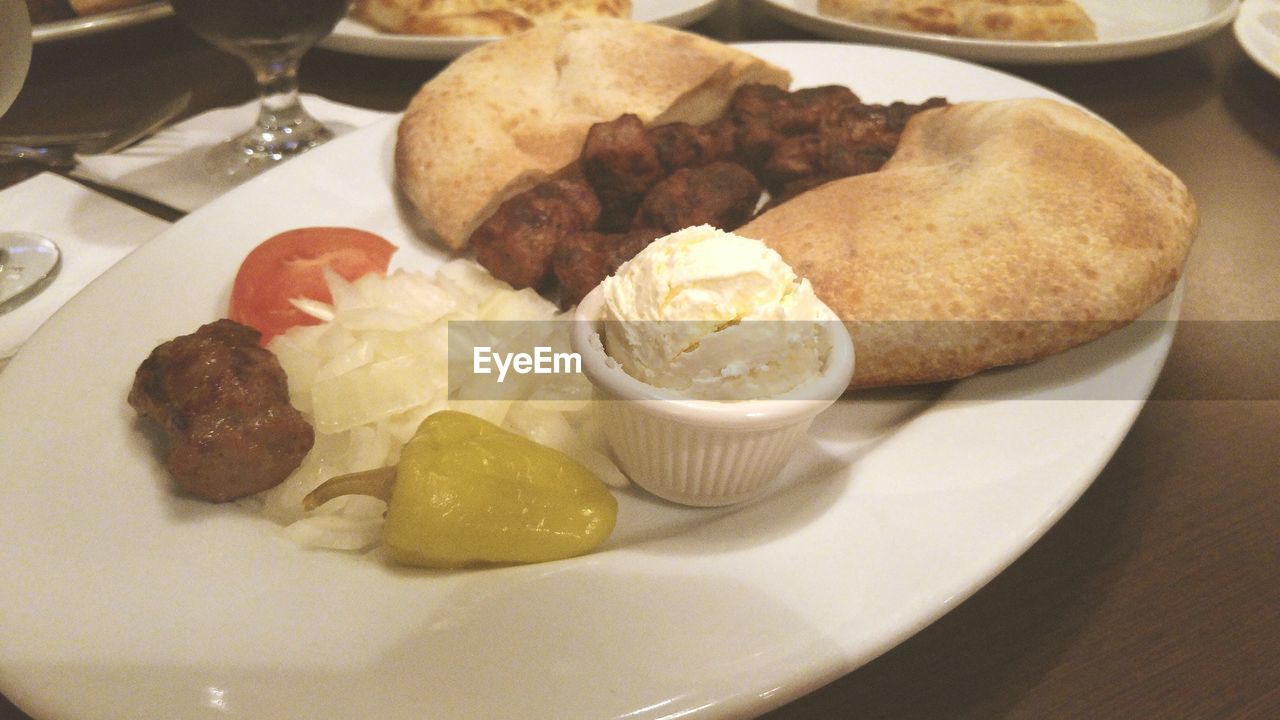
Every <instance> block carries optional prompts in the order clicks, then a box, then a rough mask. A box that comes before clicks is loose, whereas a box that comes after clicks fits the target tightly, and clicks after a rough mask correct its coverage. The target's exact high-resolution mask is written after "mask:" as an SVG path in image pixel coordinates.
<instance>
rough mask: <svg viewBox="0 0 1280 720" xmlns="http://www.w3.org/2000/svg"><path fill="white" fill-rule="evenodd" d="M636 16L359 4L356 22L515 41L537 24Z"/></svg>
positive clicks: (528, 7) (562, 1)
mask: <svg viewBox="0 0 1280 720" xmlns="http://www.w3.org/2000/svg"><path fill="white" fill-rule="evenodd" d="M630 15H631V0H355V2H354V3H353V4H352V6H351V16H352V17H354V18H355V19H357V20H360V21H361V22H365V23H368V24H369V25H372V26H374V27H376V28H378V29H379V30H385V31H387V32H393V33H405V34H410V35H511V34H513V33H516V32H519V31H521V30H527V29H529V28H531V27H533V26H534V25H537V24H538V23H543V22H550V21H555V20H566V19H569V18H591V17H613V18H625V17H629V16H630Z"/></svg>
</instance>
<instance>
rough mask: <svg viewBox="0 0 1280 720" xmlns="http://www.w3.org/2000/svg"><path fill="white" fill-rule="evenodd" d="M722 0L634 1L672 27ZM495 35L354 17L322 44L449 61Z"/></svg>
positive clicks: (646, 18)
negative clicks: (392, 28)
mask: <svg viewBox="0 0 1280 720" xmlns="http://www.w3.org/2000/svg"><path fill="white" fill-rule="evenodd" d="M719 2H720V0H633V2H632V11H631V16H632V18H633V19H635V20H640V21H642V22H651V23H656V24H658V25H668V26H671V27H684V26H686V25H691V24H693V23H695V22H697V21H699V20H701V19H702V18H704V17H706V16H707V15H710V14H711V12H712V11H714V10H715V9H716V5H717V4H719ZM496 39H497V38H492V37H444V36H427V35H395V34H392V33H384V32H381V31H379V30H375V29H374V28H372V27H370V26H368V25H365V24H364V23H361V22H356V21H355V20H352V19H350V18H347V19H344V20H342V21H340V22H339V23H338V27H337V28H335V29H334V31H333V34H331V35H329V37H327V38H325V39H324V40H321V41H320V47H323V48H327V49H329V50H337V51H339V52H346V53H353V54H356V55H372V56H375V57H388V58H404V59H415V60H449V59H451V58H455V57H457V56H459V55H461V54H462V53H464V52H466V51H468V50H470V49H471V48H473V47H475V46H477V45H482V44H484V43H487V42H492V41H493V40H496Z"/></svg>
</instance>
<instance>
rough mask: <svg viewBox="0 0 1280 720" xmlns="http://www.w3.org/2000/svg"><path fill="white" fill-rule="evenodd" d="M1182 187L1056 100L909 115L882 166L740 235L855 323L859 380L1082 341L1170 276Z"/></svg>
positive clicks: (987, 364) (1158, 291)
mask: <svg viewBox="0 0 1280 720" xmlns="http://www.w3.org/2000/svg"><path fill="white" fill-rule="evenodd" d="M1196 224H1197V215H1196V208H1195V204H1194V202H1193V201H1192V199H1191V196H1190V195H1189V193H1188V192H1187V188H1186V187H1185V186H1184V185H1183V184H1182V182H1181V181H1179V180H1178V178H1177V177H1176V176H1175V175H1174V174H1173V173H1172V172H1170V171H1169V170H1168V169H1166V168H1165V167H1163V166H1162V165H1160V164H1159V163H1158V162H1156V161H1155V160H1154V159H1153V158H1152V157H1151V156H1150V155H1148V154H1147V153H1145V152H1144V151H1143V150H1142V149H1141V148H1139V147H1138V146H1137V145H1135V144H1134V143H1133V142H1132V141H1130V140H1129V139H1128V138H1126V137H1125V136H1124V135H1123V134H1121V133H1120V132H1119V131H1117V130H1115V129H1114V128H1112V127H1111V126H1110V125H1107V124H1106V123H1104V122H1103V121H1101V120H1098V119H1097V118H1095V117H1093V116H1092V115H1088V114H1086V113H1085V112H1083V111H1081V110H1077V109H1075V108H1071V107H1069V106H1067V105H1064V104H1061V103H1057V102H1054V101H1051V100H1012V101H1001V102H986V103H962V104H959V105H954V106H950V107H947V108H940V109H936V110H930V111H926V112H924V113H921V114H920V115H917V116H916V117H914V118H912V120H911V121H910V122H909V123H908V125H907V127H906V130H905V132H904V133H903V136H902V140H901V143H900V144H899V146H898V149H897V152H896V153H895V154H894V156H893V158H892V159H891V160H890V161H889V162H888V163H887V164H886V165H885V167H884V169H882V170H881V171H879V172H877V173H872V174H869V175H861V176H857V177H852V178H846V179H843V180H837V181H834V182H831V183H828V184H826V185H822V186H820V187H818V188H815V189H813V190H810V191H808V192H806V193H803V194H801V195H799V196H797V197H795V198H794V199H792V200H790V201H788V202H786V203H784V204H782V205H780V206H778V207H777V208H775V209H773V210H770V211H768V212H766V213H764V214H763V215H761V216H760V217H758V218H757V219H755V220H753V221H752V222H750V223H748V224H747V225H745V226H743V227H742V228H740V229H739V230H738V231H737V232H738V233H739V234H741V235H745V236H748V237H755V238H758V239H760V240H763V241H764V242H766V243H767V244H769V245H770V246H772V247H773V248H775V249H776V250H777V251H778V252H779V253H780V254H781V255H782V257H783V258H785V259H786V260H787V261H788V262H789V263H791V264H792V266H793V267H795V269H796V271H797V272H798V273H799V274H800V275H801V276H803V277H807V278H808V279H809V281H810V282H811V283H812V284H813V288H814V290H815V291H816V292H817V293H818V296H819V297H820V298H822V300H823V301H825V302H826V303H827V304H828V305H829V306H830V307H831V308H832V309H833V310H834V311H835V312H836V314H837V315H839V316H840V318H841V319H842V320H844V321H845V322H846V325H847V326H848V327H849V330H850V332H851V333H852V334H853V336H854V342H855V344H856V347H857V352H858V369H857V373H856V377H855V379H854V386H857V387H868V386H877V385H897V384H907V383H922V382H932V381H938V380H948V379H953V378H959V377H964V376H966V375H970V374H973V373H975V372H978V371H981V370H985V369H987V368H991V367H996V366H1000V365H1009V364H1015V363H1023V362H1028V361H1032V360H1036V359H1039V358H1042V357H1045V356H1047V355H1049V354H1052V353H1056V352H1059V351H1061V350H1065V349H1067V348H1069V347H1072V346H1075V345H1079V344H1081V343H1083V342H1086V341H1088V340H1092V339H1093V338H1096V337H1098V336H1100V335H1102V334H1104V333H1106V332H1109V331H1111V330H1113V329H1115V328H1117V327H1120V326H1122V325H1124V324H1126V323H1128V322H1130V321H1132V320H1134V319H1135V318H1137V317H1138V316H1139V315H1141V314H1142V313H1143V312H1144V311H1145V310H1147V308H1149V307H1150V306H1151V305H1153V304H1155V303H1156V302H1157V301H1159V300H1160V299H1161V298H1163V297H1164V296H1165V295H1166V294H1168V293H1169V292H1170V291H1171V290H1172V289H1173V287H1174V285H1175V284H1176V283H1177V281H1178V277H1179V275H1180V273H1181V271H1182V267H1183V263H1184V261H1185V260H1186V257H1187V253H1188V251H1189V249H1190V245H1191V241H1192V238H1193V236H1194V234H1195V230H1196Z"/></svg>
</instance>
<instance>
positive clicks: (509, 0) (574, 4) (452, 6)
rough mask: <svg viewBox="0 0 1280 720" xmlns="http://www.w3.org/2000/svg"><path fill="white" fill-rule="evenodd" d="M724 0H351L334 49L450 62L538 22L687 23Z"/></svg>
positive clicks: (326, 44)
mask: <svg viewBox="0 0 1280 720" xmlns="http://www.w3.org/2000/svg"><path fill="white" fill-rule="evenodd" d="M719 2H720V0H434V1H432V2H424V1H423V0H354V2H352V4H351V11H350V13H349V14H348V16H347V17H346V18H344V19H343V20H342V21H340V22H339V23H338V26H337V28H335V29H334V31H333V34H331V35H330V36H329V37H327V38H325V39H324V40H322V41H320V46H321V47H323V48H327V49H329V50H337V51H339V52H347V53H352V54H356V55H370V56H374V57H389V58H402V59H416V60H451V59H453V58H455V57H457V56H459V55H461V54H462V53H464V52H466V51H468V50H470V49H472V48H474V47H476V46H478V45H482V44H484V43H487V42H490V41H492V40H495V39H497V38H501V37H505V36H507V35H512V34H514V33H517V32H520V31H522V30H527V29H529V28H531V27H533V26H535V25H538V24H543V23H547V22H556V21H559V20H569V19H574V18H623V19H630V20H637V21H640V22H647V23H655V24H658V25H666V26H668V27H685V26H687V25H690V24H692V23H695V22H697V21H699V20H701V19H703V18H705V17H706V16H707V15H710V14H711V12H712V11H714V10H715V9H716V6H717V5H718V4H719Z"/></svg>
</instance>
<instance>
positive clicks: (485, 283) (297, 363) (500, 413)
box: [245, 260, 627, 550]
mask: <svg viewBox="0 0 1280 720" xmlns="http://www.w3.org/2000/svg"><path fill="white" fill-rule="evenodd" d="M325 279H326V282H327V283H328V286H329V290H330V292H331V293H332V296H333V302H332V303H331V304H330V303H321V302H316V301H312V300H299V301H295V303H294V304H295V306H297V307H298V308H300V309H301V310H303V312H306V313H307V314H308V315H310V316H312V317H315V318H317V319H319V320H321V321H322V322H321V323H320V324H318V325H305V326H298V327H294V328H291V329H290V330H288V331H287V332H285V333H283V334H281V335H278V336H276V337H275V338H274V339H273V340H272V341H271V343H270V344H269V345H268V348H269V349H270V350H271V351H272V352H274V353H275V355H276V357H277V358H278V359H279V360H280V364H281V366H283V367H284V370H285V373H286V374H287V376H288V378H289V397H290V400H291V401H292V402H293V405H294V406H295V407H297V408H298V409H299V410H300V411H301V412H302V413H303V414H305V415H306V416H307V418H308V420H310V421H311V423H312V425H313V426H314V427H315V430H316V442H315V446H314V447H313V448H312V450H311V452H310V453H308V454H307V457H306V458H305V459H304V460H303V462H302V464H301V465H300V466H299V467H298V469H297V470H295V471H294V472H293V474H292V475H290V476H289V478H288V479H286V480H285V481H284V482H283V483H281V484H280V485H278V486H276V487H275V488H272V489H271V490H267V491H266V492H264V493H260V494H259V495H257V496H254V497H253V498H252V499H250V500H248V501H246V503H245V504H246V505H247V506H249V507H253V508H255V509H257V510H259V511H260V512H262V513H264V514H265V515H267V516H268V517H270V518H272V519H273V520H275V521H277V522H280V523H281V524H283V525H286V526H287V528H286V532H285V534H286V535H287V536H288V537H290V538H292V539H293V540H295V541H296V542H298V543H300V544H302V545H305V546H308V547H326V548H337V549H345V550H362V549H367V548H369V547H372V546H373V545H374V544H376V543H377V541H378V538H379V537H380V536H381V526H382V511H383V510H384V509H385V504H383V503H381V501H372V502H375V503H378V504H377V505H370V504H369V503H368V502H365V500H367V499H361V500H357V499H354V498H351V499H344V498H339V499H337V500H334V501H331V502H328V503H325V504H324V505H322V506H321V507H319V508H317V509H316V510H314V511H312V512H310V513H304V512H303V509H302V498H303V497H304V496H306V494H307V493H309V492H311V491H312V490H313V489H315V488H316V487H317V486H319V485H320V484H321V483H323V482H324V481H326V480H328V479H329V478H331V477H333V476H335V475H341V474H344V473H350V472H357V471H360V470H369V469H372V468H376V467H383V466H386V465H393V464H395V462H396V461H397V460H398V459H399V456H400V448H401V447H402V446H403V445H404V443H406V442H407V441H408V440H409V438H410V437H412V436H413V433H414V432H415V431H416V430H417V429H418V426H419V425H420V424H421V423H422V421H423V420H424V419H426V417H427V416H428V415H430V414H432V413H434V412H437V411H439V410H444V409H454V410H461V411H464V412H469V413H472V414H474V415H477V416H479V417H482V418H485V419H486V420H489V421H491V422H494V423H496V424H499V425H502V426H504V427H507V428H508V429H510V430H513V431H515V432H518V433H520V434H522V435H524V436H526V437H528V438H530V439H532V440H534V441H536V442H540V443H542V444H544V445H547V446H550V447H553V448H556V449H558V450H560V451H561V452H563V453H565V454H566V455H569V456H570V457H572V458H573V459H575V460H577V461H578V462H580V463H582V464H583V465H584V466H586V467H587V468H588V469H590V470H591V471H592V472H594V473H595V474H596V475H597V476H598V477H600V479H601V480H603V481H604V482H605V483H607V484H609V485H611V486H615V487H618V486H621V485H625V484H626V483H627V479H626V476H625V475H623V473H622V471H621V470H619V469H618V467H617V465H615V464H614V462H613V460H612V459H611V457H610V456H609V453H608V450H607V449H606V446H605V442H604V440H603V437H602V436H601V433H600V432H599V431H598V429H597V428H596V423H595V419H594V415H595V410H594V406H593V405H592V403H591V402H590V397H591V386H590V383H588V381H587V380H586V379H585V378H583V377H582V376H577V375H555V376H545V375H544V376H540V377H539V378H538V379H537V380H536V381H533V380H532V378H529V377H527V376H525V377H520V378H508V382H507V383H504V390H511V389H513V388H514V389H516V392H515V393H514V394H512V395H510V397H512V398H514V399H508V400H458V399H455V398H454V397H450V393H449V383H448V379H449V378H448V368H449V365H448V364H449V358H448V345H449V342H448V340H449V334H448V323H449V321H450V320H460V321H488V320H495V321H498V320H500V321H508V320H523V321H541V320H554V319H557V318H559V317H561V315H560V314H559V312H558V311H557V308H556V307H555V305H554V304H552V303H551V302H549V301H548V300H546V299H545V298H543V297H541V296H540V295H538V294H537V293H536V292H534V291H532V290H514V289H512V288H511V286H509V285H507V284H506V283H503V282H500V281H498V280H496V279H494V278H493V276H491V275H490V274H489V273H488V272H487V271H485V270H484V268H482V267H480V266H479V265H477V264H476V263H474V262H471V261H469V260H455V261H452V262H450V263H447V264H445V265H444V266H442V267H441V268H440V269H439V270H437V271H436V272H435V274H434V275H426V274H422V273H414V272H406V271H396V272H393V273H391V274H389V275H386V276H380V275H376V274H369V275H365V276H364V277H362V278H360V279H358V280H356V281H354V282H348V281H347V280H344V279H343V278H341V277H339V276H338V275H337V274H335V273H331V272H326V276H325ZM567 325H568V324H567V323H529V324H518V323H510V324H508V323H494V324H492V326H490V327H489V328H488V329H490V330H491V332H493V333H494V335H495V337H494V338H493V342H494V346H495V348H500V347H501V346H502V345H503V344H504V343H508V342H510V343H519V344H520V345H522V346H523V347H529V346H530V342H529V341H530V340H532V341H534V343H533V344H535V345H547V346H551V347H554V348H556V349H557V350H567V349H568V347H569V339H568V327H567ZM504 334H505V335H507V336H508V337H503V335H504ZM531 334H537V336H536V337H530V335H531ZM520 382H523V384H519V383H520ZM549 383H554V387H551V385H550V384H549ZM464 389H465V388H454V393H452V395H453V396H457V395H458V394H459V393H460V391H461V390H464ZM548 397H550V398H555V399H543V398H548Z"/></svg>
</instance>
